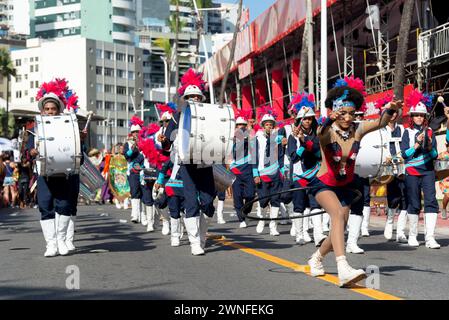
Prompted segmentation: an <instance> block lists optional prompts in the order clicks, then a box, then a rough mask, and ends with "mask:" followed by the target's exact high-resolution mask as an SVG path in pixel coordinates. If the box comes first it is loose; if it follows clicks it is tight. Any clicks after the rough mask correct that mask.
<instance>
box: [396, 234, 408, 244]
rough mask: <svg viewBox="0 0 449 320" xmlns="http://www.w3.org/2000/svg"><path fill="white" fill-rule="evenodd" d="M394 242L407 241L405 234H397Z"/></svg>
mask: <svg viewBox="0 0 449 320" xmlns="http://www.w3.org/2000/svg"><path fill="white" fill-rule="evenodd" d="M396 242H399V243H407V242H408V240H407V237H406V236H405V234H397V235H396Z"/></svg>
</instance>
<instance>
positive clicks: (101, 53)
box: [97, 49, 103, 59]
mask: <svg viewBox="0 0 449 320" xmlns="http://www.w3.org/2000/svg"><path fill="white" fill-rule="evenodd" d="M97 59H103V50H101V49H97Z"/></svg>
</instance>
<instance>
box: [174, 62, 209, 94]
mask: <svg viewBox="0 0 449 320" xmlns="http://www.w3.org/2000/svg"><path fill="white" fill-rule="evenodd" d="M188 86H197V87H198V88H199V89H200V90H201V91H202V92H204V91H205V90H206V82H205V81H204V80H203V73H202V72H196V71H195V70H193V69H192V68H190V69H189V70H187V72H186V73H184V75H183V76H182V78H181V87H180V88H179V89H178V93H179V95H180V96H183V95H184V91H185V90H186V89H187V87H188Z"/></svg>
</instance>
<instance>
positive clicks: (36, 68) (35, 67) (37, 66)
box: [34, 64, 39, 72]
mask: <svg viewBox="0 0 449 320" xmlns="http://www.w3.org/2000/svg"><path fill="white" fill-rule="evenodd" d="M34 71H36V72H39V65H38V64H36V65H35V66H34Z"/></svg>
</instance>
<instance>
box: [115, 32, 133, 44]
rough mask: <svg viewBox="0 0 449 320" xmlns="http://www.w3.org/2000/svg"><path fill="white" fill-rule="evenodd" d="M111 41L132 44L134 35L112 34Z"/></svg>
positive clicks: (128, 33) (127, 33) (124, 33)
mask: <svg viewBox="0 0 449 320" xmlns="http://www.w3.org/2000/svg"><path fill="white" fill-rule="evenodd" d="M112 39H113V40H115V41H124V42H128V43H129V44H134V34H133V33H131V32H117V31H115V32H112Z"/></svg>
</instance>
